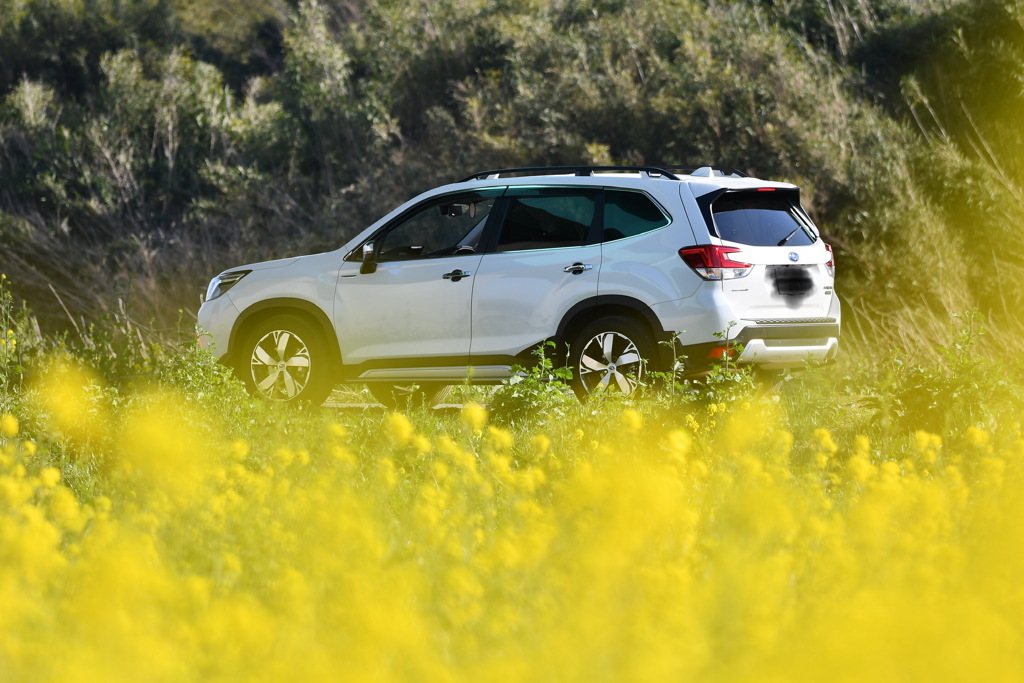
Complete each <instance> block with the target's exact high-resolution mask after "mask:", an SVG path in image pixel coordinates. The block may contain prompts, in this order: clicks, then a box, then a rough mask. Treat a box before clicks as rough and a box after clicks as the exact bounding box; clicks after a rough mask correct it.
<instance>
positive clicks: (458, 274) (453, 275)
mask: <svg viewBox="0 0 1024 683" xmlns="http://www.w3.org/2000/svg"><path fill="white" fill-rule="evenodd" d="M472 274H473V271H471V270H459V269H458V268H456V269H455V270H453V271H452V272H450V273H445V274H444V275H442V276H441V277H443V278H444V279H445V280H451V281H452V282H458V281H459V280H461V279H462V278H464V277H469V276H470V275H472Z"/></svg>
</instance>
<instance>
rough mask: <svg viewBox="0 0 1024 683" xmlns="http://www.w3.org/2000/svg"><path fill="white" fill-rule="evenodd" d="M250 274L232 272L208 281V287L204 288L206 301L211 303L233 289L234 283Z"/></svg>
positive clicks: (244, 271) (242, 271)
mask: <svg viewBox="0 0 1024 683" xmlns="http://www.w3.org/2000/svg"><path fill="white" fill-rule="evenodd" d="M251 272H252V271H251V270H233V271H231V272H228V273H221V274H220V275H218V276H217V277H215V278H213V279H212V280H210V286H209V287H207V288H206V300H207V301H213V300H214V299H216V298H217V297H219V296H220V295H221V294H223V293H224V292H226V291H228V290H229V289H231V288H232V287H234V286H235V283H236V282H238V281H239V280H241V279H242V278H243V277H245V276H246V275H248V274H249V273H251Z"/></svg>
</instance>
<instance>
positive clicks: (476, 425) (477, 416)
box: [462, 401, 487, 432]
mask: <svg viewBox="0 0 1024 683" xmlns="http://www.w3.org/2000/svg"><path fill="white" fill-rule="evenodd" d="M462 421H463V422H464V423H465V424H466V426H468V427H469V428H470V429H472V430H473V432H481V431H483V428H484V425H485V424H487V409H486V408H484V407H483V406H482V405H480V404H479V403H474V402H472V401H470V402H469V403H467V404H466V405H464V406H462Z"/></svg>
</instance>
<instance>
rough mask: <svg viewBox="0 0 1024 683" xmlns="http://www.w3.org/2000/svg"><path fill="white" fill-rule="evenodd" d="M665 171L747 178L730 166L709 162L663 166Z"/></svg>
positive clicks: (747, 176) (744, 174)
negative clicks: (714, 164) (713, 164)
mask: <svg viewBox="0 0 1024 683" xmlns="http://www.w3.org/2000/svg"><path fill="white" fill-rule="evenodd" d="M663 168H664V169H665V170H666V171H678V172H680V173H682V174H684V175H695V176H706V177H725V178H749V177H750V176H749V175H747V174H746V173H744V172H743V171H741V170H739V169H737V168H732V167H731V166H712V165H710V164H702V165H699V166H698V165H696V164H694V165H687V166H664V167H663Z"/></svg>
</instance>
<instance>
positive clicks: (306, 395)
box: [238, 315, 333, 406]
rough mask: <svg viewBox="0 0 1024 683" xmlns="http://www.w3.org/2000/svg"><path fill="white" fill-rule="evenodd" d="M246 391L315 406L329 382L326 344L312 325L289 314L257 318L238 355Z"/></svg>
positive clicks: (267, 397)
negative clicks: (259, 319) (258, 320)
mask: <svg viewBox="0 0 1024 683" xmlns="http://www.w3.org/2000/svg"><path fill="white" fill-rule="evenodd" d="M238 374H239V376H240V377H241V379H242V381H243V382H244V383H245V386H246V388H247V389H248V390H249V393H251V394H253V395H254V396H258V397H260V398H262V399H265V400H267V401H274V402H279V403H293V404H309V405H314V406H318V405H320V404H322V403H323V402H324V399H326V398H327V396H328V394H330V393H331V388H332V386H333V384H332V382H331V375H332V373H331V368H330V354H328V352H327V344H326V343H325V342H324V340H323V336H322V335H321V334H320V332H319V330H317V329H316V328H315V327H313V325H311V324H310V323H308V322H306V321H305V320H303V319H302V318H297V317H295V316H291V315H275V316H273V317H270V318H267V319H266V320H261V321H260V322H259V323H257V324H256V326H255V327H254V328H253V329H252V330H250V331H249V333H248V334H247V335H246V336H245V339H244V340H243V342H242V347H241V351H240V353H239V355H238Z"/></svg>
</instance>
